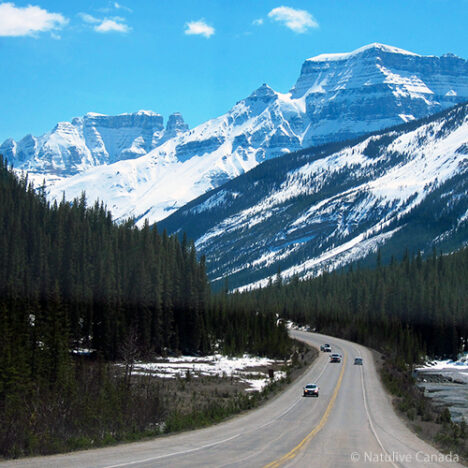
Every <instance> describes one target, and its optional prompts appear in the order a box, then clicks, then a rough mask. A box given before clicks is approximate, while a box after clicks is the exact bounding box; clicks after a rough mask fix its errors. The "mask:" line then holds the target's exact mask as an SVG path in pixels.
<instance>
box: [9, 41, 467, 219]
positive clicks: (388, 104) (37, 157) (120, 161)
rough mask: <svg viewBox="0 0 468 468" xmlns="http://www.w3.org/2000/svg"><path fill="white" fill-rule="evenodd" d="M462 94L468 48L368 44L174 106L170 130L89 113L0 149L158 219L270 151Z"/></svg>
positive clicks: (125, 210)
mask: <svg viewBox="0 0 468 468" xmlns="http://www.w3.org/2000/svg"><path fill="white" fill-rule="evenodd" d="M466 99H468V62H467V61H466V60H464V59H461V58H458V57H456V56H454V55H450V54H447V55H444V56H442V57H435V56H420V55H416V54H413V53H411V52H407V51H404V50H402V49H397V48H395V47H390V46H385V45H382V44H371V45H368V46H365V47H362V48H360V49H358V50H355V51H354V52H351V53H347V54H326V55H319V56H317V57H313V58H311V59H308V60H306V61H305V63H304V64H303V66H302V70H301V73H300V76H299V78H298V80H297V82H296V84H295V85H294V86H293V88H292V89H291V90H290V91H289V92H287V93H279V92H276V91H274V90H273V89H271V88H270V87H269V86H268V85H266V84H264V85H262V86H261V87H260V88H258V89H257V90H256V91H254V92H253V93H252V94H251V95H250V96H248V97H247V98H245V99H243V100H241V101H239V102H238V103H237V104H235V105H234V107H233V108H232V109H231V110H230V111H229V112H227V113H226V114H224V115H222V116H220V117H218V118H215V119H212V120H209V121H207V122H205V123H203V124H201V125H199V126H197V127H196V128H193V129H191V130H189V129H187V128H186V126H185V124H184V123H183V120H182V119H181V117H180V116H173V117H171V118H170V119H169V122H168V125H167V127H166V129H165V130H164V129H163V126H162V117H161V116H159V115H157V114H150V113H137V114H129V115H124V116H115V117H107V116H96V115H95V114H88V116H85V117H84V118H83V119H75V120H73V121H72V123H61V124H59V125H58V126H57V128H56V129H54V131H52V132H50V133H48V134H46V135H44V136H43V137H40V138H34V137H31V136H28V137H25V138H24V139H23V140H21V141H20V142H18V143H16V142H14V141H12V140H8V141H7V142H5V143H4V144H3V145H2V147H0V152H2V153H3V154H4V155H5V156H6V157H7V158H8V159H9V160H10V161H11V162H13V163H14V165H15V167H16V168H18V169H26V170H28V171H29V172H30V177H31V178H32V179H33V180H37V182H38V183H40V182H42V180H43V179H44V178H45V179H46V181H47V182H48V190H49V193H50V195H51V196H52V197H55V198H59V199H61V198H62V196H63V193H65V195H66V197H67V198H68V199H72V198H75V197H77V196H79V195H80V194H81V192H82V191H86V193H87V196H88V199H89V200H90V201H91V202H92V201H94V200H95V199H96V198H99V199H100V200H102V201H104V202H105V203H106V204H107V206H108V208H109V209H111V210H112V211H113V213H114V216H115V218H116V219H123V218H127V217H128V216H134V217H135V218H136V219H137V220H139V222H140V223H142V222H143V219H144V218H148V219H149V220H150V222H153V221H158V220H160V219H163V218H165V217H166V216H168V215H169V214H171V213H172V212H174V211H175V210H177V209H178V208H180V207H182V206H183V205H184V204H185V203H187V202H189V201H190V200H192V199H194V198H196V197H197V196H199V195H201V194H203V193H205V192H206V191H208V190H211V189H213V188H215V187H218V186H219V185H221V184H222V183H224V182H226V181H227V180H230V179H232V178H234V177H237V176H238V175H240V174H242V173H244V172H246V171H248V170H250V169H252V168H253V167H255V166H257V165H258V164H259V163H261V162H263V161H265V160H268V159H270V158H273V157H277V156H280V155H282V154H284V153H289V152H292V151H296V150H299V149H301V148H306V147H310V146H312V145H316V144H322V143H325V142H330V141H338V140H342V139H346V138H352V137H355V136H358V135H362V134H364V133H367V132H370V131H374V130H380V129H383V128H386V127H389V126H391V125H395V124H398V123H401V122H406V121H409V120H412V119H415V118H421V117H424V116H427V115H430V114H433V113H435V112H437V111H440V110H442V109H445V108H448V107H450V106H452V105H454V104H456V103H459V102H463V101H464V100H466ZM106 119H107V120H106ZM132 119H134V120H135V122H134V123H131V121H132ZM114 120H116V121H118V122H120V121H122V122H124V123H123V124H122V125H120V124H117V123H116V124H115V125H114V124H113V123H112V124H111V122H114ZM104 122H109V125H107V124H105V123H104ZM143 122H144V123H143Z"/></svg>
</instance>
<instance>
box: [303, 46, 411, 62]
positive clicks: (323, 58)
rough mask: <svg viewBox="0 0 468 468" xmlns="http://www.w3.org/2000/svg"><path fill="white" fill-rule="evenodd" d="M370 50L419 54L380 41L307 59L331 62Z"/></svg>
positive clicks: (309, 60)
mask: <svg viewBox="0 0 468 468" xmlns="http://www.w3.org/2000/svg"><path fill="white" fill-rule="evenodd" d="M369 50H372V51H376V52H387V53H391V54H400V55H413V56H418V54H415V53H413V52H409V51H407V50H404V49H400V48H398V47H394V46H389V45H386V44H380V43H379V42H373V43H372V44H367V45H365V46H363V47H359V49H356V50H353V51H352V52H346V53H337V54H320V55H317V56H315V57H311V58H309V59H307V61H308V62H330V61H336V60H347V59H349V58H350V57H354V56H356V55H360V54H362V53H364V52H367V51H369Z"/></svg>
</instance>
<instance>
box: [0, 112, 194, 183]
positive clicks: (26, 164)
mask: <svg viewBox="0 0 468 468" xmlns="http://www.w3.org/2000/svg"><path fill="white" fill-rule="evenodd" d="M187 129H188V126H187V125H186V124H185V123H184V121H183V118H182V116H181V115H180V114H178V113H176V114H172V115H171V116H170V117H169V120H168V122H167V125H166V128H164V125H163V117H162V116H161V115H159V114H156V113H154V112H151V111H139V112H136V113H134V114H120V115H115V116H108V115H102V114H96V113H93V112H90V113H88V114H86V115H85V116H84V117H82V118H75V119H73V120H72V121H71V122H59V123H58V124H57V125H56V126H55V128H54V129H53V130H52V131H50V132H49V133H46V134H45V135H42V136H41V137H33V136H32V135H27V136H25V137H24V138H23V139H22V140H20V141H18V142H16V141H14V140H12V139H8V140H6V141H5V142H4V143H3V144H2V146H0V152H1V153H2V154H3V155H4V156H5V157H6V158H8V160H9V161H11V162H14V164H15V167H17V168H18V169H22V170H26V171H30V172H33V173H43V174H44V175H49V176H61V177H68V176H71V175H74V174H77V173H80V172H83V171H85V170H86V169H89V168H92V167H95V166H100V165H104V164H112V163H115V162H117V161H120V160H127V159H135V158H138V157H140V156H142V155H144V154H147V153H148V152H149V151H151V150H152V149H154V148H156V147H157V146H158V145H160V144H161V143H163V142H164V141H166V140H168V139H170V138H174V137H175V136H177V135H178V134H179V133H181V132H184V131H186V130H187Z"/></svg>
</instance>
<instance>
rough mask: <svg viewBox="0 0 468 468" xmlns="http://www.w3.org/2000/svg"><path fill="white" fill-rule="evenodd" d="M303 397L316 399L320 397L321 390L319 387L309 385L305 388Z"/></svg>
mask: <svg viewBox="0 0 468 468" xmlns="http://www.w3.org/2000/svg"><path fill="white" fill-rule="evenodd" d="M302 396H305V397H306V396H314V397H318V396H319V388H318V385H316V384H307V385H306V386H305V387H304V388H303V394H302Z"/></svg>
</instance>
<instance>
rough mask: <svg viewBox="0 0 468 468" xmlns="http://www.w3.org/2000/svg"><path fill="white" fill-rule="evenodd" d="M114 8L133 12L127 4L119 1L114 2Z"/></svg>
mask: <svg viewBox="0 0 468 468" xmlns="http://www.w3.org/2000/svg"><path fill="white" fill-rule="evenodd" d="M114 8H115V9H116V10H125V11H128V12H129V13H132V12H133V10H132V9H131V8H128V7H126V6H125V5H122V4H121V3H117V2H114Z"/></svg>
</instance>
